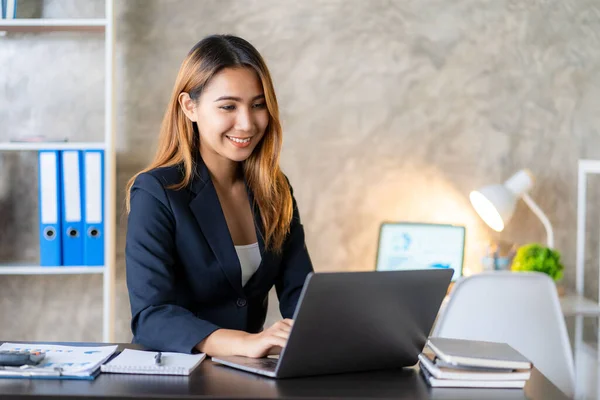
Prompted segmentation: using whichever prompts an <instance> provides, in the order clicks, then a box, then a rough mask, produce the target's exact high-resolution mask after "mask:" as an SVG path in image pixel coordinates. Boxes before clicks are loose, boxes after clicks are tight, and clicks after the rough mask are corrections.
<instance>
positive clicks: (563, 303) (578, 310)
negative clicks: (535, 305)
mask: <svg viewBox="0 0 600 400" xmlns="http://www.w3.org/2000/svg"><path fill="white" fill-rule="evenodd" d="M559 300H560V307H561V309H562V312H563V315H564V316H565V317H573V316H577V315H581V316H584V317H597V316H600V304H598V303H597V302H595V301H593V300H590V299H588V298H586V297H583V296H582V295H579V294H577V293H569V294H566V295H565V296H562V297H560V298H559Z"/></svg>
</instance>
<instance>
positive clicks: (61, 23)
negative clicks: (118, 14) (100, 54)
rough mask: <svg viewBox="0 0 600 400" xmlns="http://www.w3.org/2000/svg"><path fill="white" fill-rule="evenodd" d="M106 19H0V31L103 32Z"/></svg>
mask: <svg viewBox="0 0 600 400" xmlns="http://www.w3.org/2000/svg"><path fill="white" fill-rule="evenodd" d="M107 26H108V20H106V19H48V18H39V19H25V18H17V19H0V31H4V32H52V31H76V32H81V31H83V32H85V31H89V32H104V30H105V29H106V27H107Z"/></svg>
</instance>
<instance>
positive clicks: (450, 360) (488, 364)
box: [419, 338, 532, 388]
mask: <svg viewBox="0 0 600 400" xmlns="http://www.w3.org/2000/svg"><path fill="white" fill-rule="evenodd" d="M419 364H420V369H421V373H422V374H423V376H424V377H425V380H426V381H427V383H428V384H429V385H430V386H431V387H474V388H523V387H524V386H525V383H526V382H527V380H529V377H530V376H531V368H532V364H531V362H530V361H529V360H528V359H527V358H525V357H524V356H523V355H522V354H521V353H519V352H518V351H517V350H515V349H514V348H512V347H511V346H509V345H508V344H506V343H497V342H481V341H474V340H460V339H448V338H430V339H429V340H428V341H427V345H426V346H425V349H424V350H423V352H422V353H421V354H419Z"/></svg>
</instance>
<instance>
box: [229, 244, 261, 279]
mask: <svg viewBox="0 0 600 400" xmlns="http://www.w3.org/2000/svg"><path fill="white" fill-rule="evenodd" d="M235 252H236V253H237V256H238V258H239V260H240V265H241V266H242V286H246V283H248V281H249V280H250V278H252V275H254V273H255V272H256V270H257V269H258V266H259V265H260V262H261V260H262V258H261V256H260V249H259V248H258V243H253V244H247V245H245V246H235Z"/></svg>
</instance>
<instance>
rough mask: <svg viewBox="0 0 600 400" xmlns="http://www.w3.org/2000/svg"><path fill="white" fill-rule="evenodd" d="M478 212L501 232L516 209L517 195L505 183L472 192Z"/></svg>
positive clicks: (490, 225) (486, 221) (474, 206)
mask: <svg viewBox="0 0 600 400" xmlns="http://www.w3.org/2000/svg"><path fill="white" fill-rule="evenodd" d="M469 198H470V199H471V204H472V205H473V208H474V209H475V211H477V214H479V216H480V217H481V219H483V220H484V221H485V223H486V224H488V225H489V227H490V228H492V229H493V230H495V231H496V232H501V231H502V230H503V229H504V226H505V225H506V224H507V223H508V221H509V220H510V218H511V217H512V215H513V212H514V211H515V206H516V204H517V197H515V195H514V193H513V192H511V191H510V190H508V189H507V188H506V187H505V186H504V185H490V186H486V187H484V188H482V189H480V190H478V191H473V192H471V194H470V196H469Z"/></svg>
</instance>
